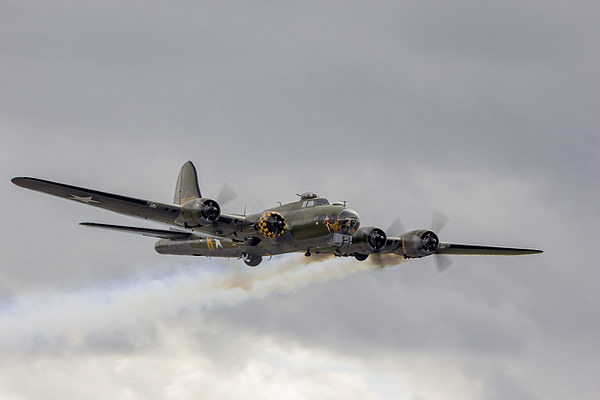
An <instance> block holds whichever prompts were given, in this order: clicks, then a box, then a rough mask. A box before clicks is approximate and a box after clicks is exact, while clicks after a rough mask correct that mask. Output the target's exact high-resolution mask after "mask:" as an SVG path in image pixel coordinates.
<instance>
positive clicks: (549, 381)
mask: <svg viewBox="0 0 600 400" xmlns="http://www.w3.org/2000/svg"><path fill="white" fill-rule="evenodd" d="M599 12H600V7H599V6H598V5H597V4H595V3H593V2H587V1H575V2H569V3H568V4H567V3H565V2H559V1H549V2H544V3H543V6H542V5H540V3H539V2H533V1H505V2H481V1H463V2H455V3H452V2H446V1H431V2H417V1H407V2H384V1H382V2H379V3H378V4H377V5H376V6H375V5H372V4H371V5H367V4H366V3H365V2H358V1H356V2H347V1H345V2H302V3H297V4H296V3H294V4H291V3H286V2H262V1H260V2H252V3H249V2H227V3H225V2H217V3H215V2H187V1H177V2H160V1H131V2H116V1H103V2H95V3H93V4H82V3H81V2H77V1H62V0H59V1H54V2H51V3H44V2H30V1H1V2H0V138H1V139H2V146H1V147H0V148H1V149H2V157H0V168H1V170H2V172H3V179H2V182H3V183H2V184H0V190H1V192H2V197H3V198H4V199H5V201H4V207H3V209H2V211H1V212H2V219H3V221H5V224H4V229H3V230H2V234H1V235H2V243H3V244H4V245H3V249H2V252H1V256H0V257H1V260H2V262H1V265H0V398H2V399H4V398H6V399H39V398H44V399H61V400H62V399H80V398H89V399H96V398H97V399H106V398H115V399H162V398H171V399H192V398H199V397H202V398H215V399H238V398H240V397H244V398H248V399H309V398H310V399H338V398H339V399H347V398H353V399H410V400H421V399H427V400H429V399H457V398H460V399H507V398H510V399H565V398H577V399H596V398H600V385H599V384H598V380H597V371H599V370H600V361H599V360H600V340H599V338H600V323H599V322H598V321H599V319H598V315H599V311H600V297H599V296H598V294H597V293H598V282H600V272H599V269H598V268H597V264H598V262H597V260H596V255H595V254H594V250H595V248H596V246H595V245H594V242H595V240H597V237H598V233H599V229H598V228H599V227H600V218H599V211H598V204H600V176H599V174H600V135H599V134H598V127H599V126H600V118H599V114H598V105H599V104H600V78H599V77H600V75H599V74H598V71H600V54H599V51H598V45H597V41H598V38H599V37H600V27H599V25H598V23H597V16H598V15H599ZM187 160H192V161H193V162H194V163H195V164H196V166H197V168H198V170H199V173H200V181H201V188H202V191H203V193H205V194H207V195H213V196H215V195H216V194H217V193H218V191H219V190H220V188H221V185H222V183H223V182H227V183H229V184H230V185H232V186H233V187H235V188H236V191H237V192H238V194H239V198H238V199H236V200H235V201H233V202H232V203H231V204H228V205H227V207H226V209H227V211H230V212H242V211H243V210H244V207H246V206H247V207H248V208H250V209H252V208H253V207H256V205H257V204H260V203H262V204H263V205H265V206H270V205H272V204H275V202H277V201H282V202H287V201H293V200H294V199H295V198H296V196H295V193H300V192H303V191H309V190H310V191H316V192H318V193H320V194H321V195H324V196H327V197H329V198H330V199H332V200H346V201H348V204H349V205H350V206H351V207H353V208H354V209H356V210H357V211H358V212H359V213H360V215H361V221H362V222H363V224H368V225H378V226H381V227H382V228H384V229H385V228H387V227H388V226H389V225H390V224H391V222H392V221H393V220H394V219H395V218H396V217H400V218H401V219H402V221H403V223H404V226H405V227H406V229H414V228H420V227H429V226H430V225H431V213H432V211H433V210H440V211H442V212H444V213H445V214H447V215H448V216H450V218H451V219H450V221H449V223H448V224H447V225H446V227H445V228H444V229H443V231H442V233H441V237H442V239H443V240H448V241H462V242H473V243H482V244H498V245H513V246H524V247H537V248H542V249H544V250H545V253H544V254H542V255H539V256H526V257H506V258H505V257H455V258H454V264H453V265H452V267H451V268H450V269H449V270H448V271H446V272H445V273H443V274H438V273H437V272H436V270H435V264H434V262H433V260H430V259H423V260H412V261H410V262H407V263H402V264H400V265H398V266H394V267H390V268H385V269H379V268H372V266H371V265H370V264H368V263H358V262H356V261H354V260H349V259H345V260H342V259H329V260H325V261H321V262H313V263H310V264H305V262H306V259H305V258H304V257H303V256H284V257H275V258H273V259H272V260H270V261H265V262H263V264H261V266H260V267H259V268H257V269H248V268H247V267H245V265H244V264H243V263H242V262H241V261H237V260H230V261H227V260H209V259H199V258H185V257H165V256H160V255H158V254H156V253H155V252H154V249H153V241H152V239H149V238H144V237H137V236H132V235H121V234H118V233H111V232H106V231H96V230H91V229H86V228H84V227H81V226H78V225H77V223H79V222H82V221H96V222H106V223H119V224H128V225H134V226H150V224H149V223H148V222H146V221H138V220H134V219H132V218H128V217H124V216H119V215H116V214H111V213H108V212H105V211H102V210H97V209H94V208H93V207H86V206H84V205H77V204H73V203H72V202H66V201H62V200H61V199H57V198H52V197H49V196H45V195H42V194H38V193H34V192H31V191H26V190H23V189H21V188H18V187H16V186H14V185H12V184H11V183H10V178H12V177H14V176H36V177H40V178H45V179H50V180H55V181H59V182H65V183H70V184H73V185H78V186H84V187H91V188H96V189H99V190H104V191H109V192H115V193H120V194H124V195H131V196H136V197H142V198H147V199H153V200H159V201H170V200H171V199H172V196H173V190H174V188H175V178H176V176H177V173H178V171H179V168H180V166H181V165H182V164H183V163H184V162H185V161H187ZM154 226H155V225H154Z"/></svg>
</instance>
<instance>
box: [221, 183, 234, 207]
mask: <svg viewBox="0 0 600 400" xmlns="http://www.w3.org/2000/svg"><path fill="white" fill-rule="evenodd" d="M235 198H237V193H236V192H235V190H233V188H232V187H231V186H230V185H229V184H227V183H223V186H222V187H221V191H220V192H219V195H218V196H217V202H219V204H221V205H225V204H227V203H229V202H230V201H232V200H234V199H235Z"/></svg>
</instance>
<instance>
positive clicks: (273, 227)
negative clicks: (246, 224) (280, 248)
mask: <svg viewBox="0 0 600 400" xmlns="http://www.w3.org/2000/svg"><path fill="white" fill-rule="evenodd" d="M285 228H286V225H285V219H284V218H283V215H281V214H279V213H278V212H275V211H267V212H265V213H264V214H263V215H262V216H261V217H260V219H259V220H258V223H257V224H256V230H258V231H259V232H260V233H261V234H262V235H263V236H264V237H266V238H268V239H277V238H278V237H280V236H281V235H283V234H284V233H285Z"/></svg>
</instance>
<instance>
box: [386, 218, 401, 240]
mask: <svg viewBox="0 0 600 400" xmlns="http://www.w3.org/2000/svg"><path fill="white" fill-rule="evenodd" d="M385 233H386V234H387V235H388V236H396V237H397V236H400V235H402V234H403V233H404V224H403V223H402V221H401V220H400V218H396V219H395V220H394V222H392V223H391V224H390V226H389V227H388V228H387V231H385Z"/></svg>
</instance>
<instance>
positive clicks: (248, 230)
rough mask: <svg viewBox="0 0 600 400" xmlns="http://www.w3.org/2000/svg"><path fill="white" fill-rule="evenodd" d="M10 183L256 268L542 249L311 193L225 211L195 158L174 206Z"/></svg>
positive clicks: (187, 249) (191, 252) (181, 249)
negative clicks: (384, 220)
mask: <svg viewBox="0 0 600 400" xmlns="http://www.w3.org/2000/svg"><path fill="white" fill-rule="evenodd" d="M12 182H13V183H14V184H15V185H18V186H21V187H24V188H27V189H31V190H36V191H39V192H43V193H47V194H51V195H54V196H59V197H63V198H65V199H69V200H74V201H78V202H80V203H85V204H88V205H91V206H94V207H99V208H104V209H106V210H110V211H114V212H117V213H120V214H125V215H130V216H134V217H139V218H144V219H148V220H152V221H156V222H161V223H163V224H167V225H171V226H172V227H175V229H174V228H171V229H168V230H163V229H148V228H136V227H130V226H120V225H108V224H99V223H93V222H82V223H81V225H85V226H90V227H95V228H103V229H110V230H117V231H123V232H129V233H137V234H140V235H144V236H150V237H155V238H158V239H159V240H158V242H156V244H155V245H154V248H155V249H156V251H157V252H158V253H160V254H175V255H188V256H207V257H227V258H231V257H233V258H241V259H243V260H244V262H245V263H246V265H248V266H250V267H255V266H257V265H259V264H260V263H261V261H262V259H263V257H265V256H272V255H276V254H283V253H292V252H302V253H304V254H305V255H306V256H310V255H311V254H312V253H325V254H332V255H335V256H340V257H355V258H356V259H357V260H359V261H364V260H366V259H367V258H368V257H369V255H372V254H373V255H379V254H389V255H395V256H398V257H403V258H421V257H426V256H430V255H437V256H442V255H447V254H448V255H449V254H470V255H521V254H535V253H541V252H542V251H541V250H536V249H522V248H510V247H497V246H481V245H471V244H460V243H451V242H441V241H440V240H439V238H438V236H437V234H436V233H435V232H433V231H432V230H429V229H419V230H414V231H410V232H405V233H402V234H399V236H388V235H386V233H385V232H384V231H383V230H382V229H381V228H379V227H376V226H361V223H360V218H359V216H358V214H357V213H356V211H354V210H352V209H350V208H347V207H346V206H345V203H340V202H334V203H331V202H329V201H328V200H327V199H325V198H323V197H319V196H317V195H316V194H315V193H310V192H307V193H303V194H302V195H299V196H300V199H299V200H298V201H295V202H292V203H288V204H283V205H280V206H279V207H273V208H269V209H267V210H265V211H263V212H260V213H257V214H249V215H240V214H226V213H224V212H222V211H221V205H220V203H224V201H223V200H221V201H217V200H215V199H212V198H208V197H203V196H202V194H201V193H200V188H199V187H198V178H197V173H196V168H195V167H194V165H193V164H192V163H191V161H188V162H186V163H185V164H184V165H183V167H181V171H180V173H179V177H178V178H177V185H176V189H175V198H174V200H173V203H161V202H155V201H149V200H142V199H137V198H133V197H127V196H121V195H117V194H112V193H106V192H100V191H98V190H92V189H85V188H81V187H76V186H71V185H66V184H63V183H56V182H50V181H46V180H43V179H38V178H26V177H18V178H13V179H12ZM441 264H442V263H440V265H441ZM441 269H443V267H442V268H441Z"/></svg>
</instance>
